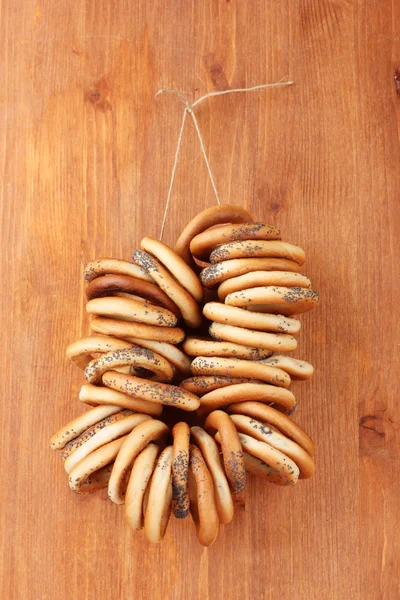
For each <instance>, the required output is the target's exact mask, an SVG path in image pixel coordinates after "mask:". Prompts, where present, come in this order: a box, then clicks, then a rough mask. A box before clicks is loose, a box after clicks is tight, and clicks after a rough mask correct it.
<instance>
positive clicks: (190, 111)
mask: <svg viewBox="0 0 400 600" xmlns="http://www.w3.org/2000/svg"><path fill="white" fill-rule="evenodd" d="M293 83H294V82H293V81H283V80H281V81H278V82H276V83H264V84H262V85H255V86H253V87H249V88H236V89H234V90H222V91H218V92H209V93H208V94H204V96H201V97H200V98H198V99H197V100H195V102H192V103H190V102H189V98H188V97H187V96H186V94H183V93H182V92H179V91H178V90H167V89H161V90H158V92H157V94H156V95H155V97H156V98H157V96H159V95H160V94H175V95H176V96H178V97H179V98H180V100H182V102H183V104H184V105H185V108H184V110H183V116H182V123H181V128H180V131H179V136H178V143H177V146H176V150H175V159H174V164H173V167H172V173H171V180H170V184H169V188H168V195H167V202H166V204H165V210H164V216H163V220H162V223H161V232H160V241H161V240H162V238H163V235H164V229H165V223H166V221H167V215H168V210H169V205H170V202H171V196H172V188H173V185H174V180H175V174H176V169H177V166H178V161H179V153H180V150H181V146H182V139H183V132H184V130H185V124H186V117H187V115H188V114H189V115H190V116H191V117H192V119H193V123H194V126H195V129H196V133H197V137H198V138H199V142H200V148H201V151H202V153H203V157H204V162H205V163H206V167H207V171H208V175H209V177H210V181H211V185H212V188H213V190H214V194H215V197H216V199H217V203H218V204H221V200H220V197H219V194H218V190H217V186H216V184H215V180H214V177H213V174H212V171H211V166H210V162H209V160H208V157H207V152H206V149H205V146H204V141H203V136H202V135H201V131H200V127H199V123H198V121H197V118H196V115H195V112H194V110H193V109H194V108H195V106H197V105H198V104H200V103H201V102H203V100H206V99H207V98H212V97H213V96H224V95H225V94H236V93H240V92H255V91H257V90H263V89H265V88H270V87H280V86H286V85H293Z"/></svg>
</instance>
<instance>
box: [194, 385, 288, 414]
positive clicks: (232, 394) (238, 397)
mask: <svg viewBox="0 0 400 600" xmlns="http://www.w3.org/2000/svg"><path fill="white" fill-rule="evenodd" d="M247 400H256V401H257V402H268V403H272V404H274V405H277V406H279V408H282V409H283V410H284V411H286V412H288V413H289V414H291V413H292V412H293V411H294V410H295V408H296V398H295V396H294V394H292V392H291V391H290V390H287V389H285V388H282V387H277V386H276V385H269V384H266V383H237V384H234V385H230V386H228V387H220V388H218V389H215V390H213V391H212V392H208V393H207V394H205V395H204V396H202V397H201V398H200V409H199V414H206V413H208V412H211V411H212V410H216V409H217V408H221V407H223V406H227V405H229V404H232V403H234V402H239V403H240V402H246V401H247Z"/></svg>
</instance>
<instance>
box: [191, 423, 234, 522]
mask: <svg viewBox="0 0 400 600" xmlns="http://www.w3.org/2000/svg"><path fill="white" fill-rule="evenodd" d="M190 433H191V435H192V438H193V440H194V442H195V443H196V445H197V446H198V447H199V448H200V451H201V454H202V456H203V458H204V460H205V462H206V464H207V467H208V469H209V471H210V474H211V477H212V479H213V482H214V495H215V504H216V507H217V511H218V517H219V522H220V523H221V525H226V524H227V523H230V521H232V519H233V514H234V507H233V501H232V495H231V492H230V489H229V484H228V481H227V479H226V476H225V473H224V469H223V468H222V465H221V460H220V458H219V450H218V446H217V444H216V442H215V441H214V439H213V438H212V437H211V436H210V435H209V434H208V433H207V432H206V431H204V429H202V428H201V427H197V426H195V427H191V428H190Z"/></svg>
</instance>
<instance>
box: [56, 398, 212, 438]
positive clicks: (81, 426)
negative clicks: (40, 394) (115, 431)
mask: <svg viewBox="0 0 400 600" xmlns="http://www.w3.org/2000/svg"><path fill="white" fill-rule="evenodd" d="M199 404H200V402H199ZM120 411H121V409H120V407H119V406H96V408H92V410H88V411H87V412H85V413H83V415H79V417H76V418H75V419H73V420H72V421H69V422H68V423H67V424H66V425H64V426H63V427H61V429H59V430H58V431H56V433H55V434H54V435H52V436H51V438H50V448H51V449H52V450H60V449H61V448H64V446H66V445H67V444H68V442H70V441H71V440H73V439H75V438H76V437H78V435H80V434H81V433H83V432H84V431H85V430H86V429H87V428H88V427H91V426H92V425H94V424H95V423H98V422H99V421H102V420H103V419H106V418H107V417H110V416H111V415H114V414H115V413H118V412H120Z"/></svg>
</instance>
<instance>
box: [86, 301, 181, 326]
mask: <svg viewBox="0 0 400 600" xmlns="http://www.w3.org/2000/svg"><path fill="white" fill-rule="evenodd" d="M86 310H87V312H88V313H89V314H92V315H101V316H103V317H112V318H116V319H122V320H125V321H137V322H138V323H145V324H146V325H157V326H158V327H175V325H176V323H177V318H176V315H174V313H172V312H171V311H170V310H167V309H166V308H162V307H161V306H156V305H155V304H150V303H149V302H147V301H145V300H143V301H140V300H133V299H130V298H129V299H128V298H120V297H116V296H105V297H104V298H94V300H89V302H88V303H87V304H86Z"/></svg>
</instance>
